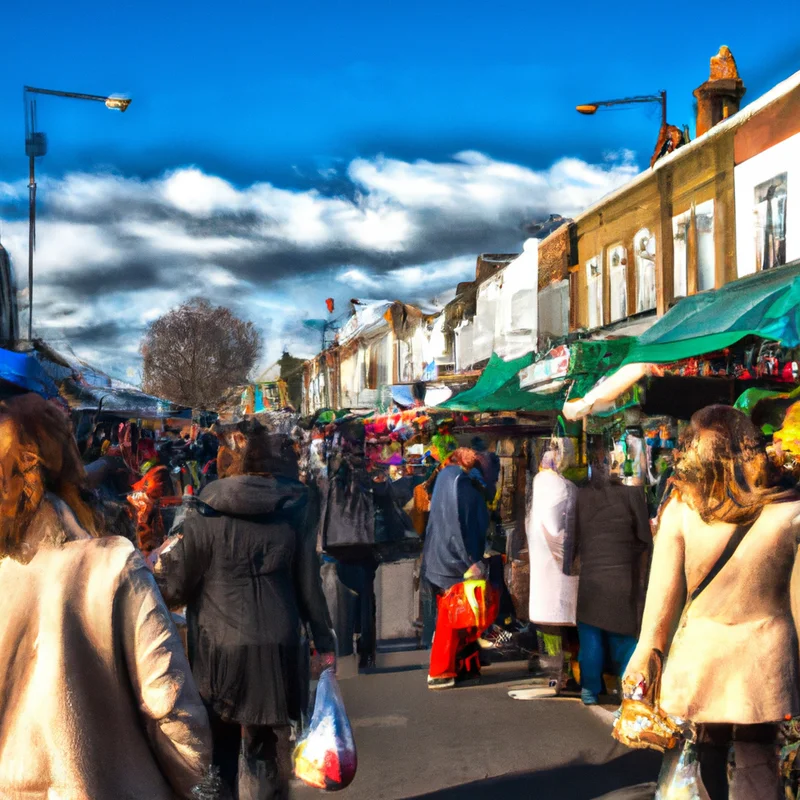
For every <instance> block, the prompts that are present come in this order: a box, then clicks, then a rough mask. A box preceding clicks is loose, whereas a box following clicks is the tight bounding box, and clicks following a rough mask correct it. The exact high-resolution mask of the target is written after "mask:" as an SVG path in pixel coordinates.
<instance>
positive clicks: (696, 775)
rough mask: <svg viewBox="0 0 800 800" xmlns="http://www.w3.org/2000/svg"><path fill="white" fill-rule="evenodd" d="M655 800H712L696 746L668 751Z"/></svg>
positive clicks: (680, 747)
mask: <svg viewBox="0 0 800 800" xmlns="http://www.w3.org/2000/svg"><path fill="white" fill-rule="evenodd" d="M655 800H710V798H709V796H708V792H707V791H706V789H705V786H703V780H702V778H701V777H700V762H699V761H698V760H697V749H696V747H695V745H694V744H692V743H691V742H688V741H684V743H683V744H682V745H679V746H678V747H675V748H673V749H672V750H667V752H666V754H665V755H664V761H663V763H662V765H661V773H660V774H659V776H658V788H657V789H656V796H655Z"/></svg>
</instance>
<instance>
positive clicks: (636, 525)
mask: <svg viewBox="0 0 800 800" xmlns="http://www.w3.org/2000/svg"><path fill="white" fill-rule="evenodd" d="M576 520H577V526H576V528H577V557H578V558H579V559H580V582H579V584H578V615H577V616H578V637H579V640H580V654H579V656H578V662H579V664H580V669H581V697H582V699H583V702H584V703H585V704H587V705H594V704H596V703H597V698H598V695H599V694H600V693H601V691H602V688H603V667H604V664H605V662H606V655H607V653H608V654H609V655H610V656H611V661H613V662H615V664H614V665H615V666H616V668H617V669H618V670H619V672H618V674H620V675H621V674H622V673H623V671H624V670H625V667H626V666H627V664H628V661H629V660H630V657H631V655H632V654H633V651H634V649H635V648H636V639H637V636H638V634H639V625H640V622H641V612H642V608H643V605H644V591H645V586H646V580H645V574H644V573H645V571H646V565H647V563H648V559H649V555H650V553H651V551H652V547H653V539H652V536H651V533H650V522H649V517H648V511H647V501H646V499H645V495H644V489H643V488H642V487H640V486H624V485H622V484H621V483H619V482H617V481H612V480H611V479H610V477H609V475H608V468H607V466H606V465H605V463H603V462H600V461H597V462H595V463H594V464H592V478H591V481H590V483H589V486H586V487H584V488H581V489H579V491H578V501H577V508H576Z"/></svg>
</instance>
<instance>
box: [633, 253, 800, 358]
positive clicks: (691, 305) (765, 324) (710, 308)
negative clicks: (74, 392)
mask: <svg viewBox="0 0 800 800" xmlns="http://www.w3.org/2000/svg"><path fill="white" fill-rule="evenodd" d="M745 336H759V337H761V338H762V339H768V340H770V341H777V342H781V343H782V344H783V345H784V346H786V347H797V346H798V345H800V261H795V262H793V263H792V264H788V265H786V266H784V267H776V268H774V269H770V270H767V271H766V272H759V273H757V274H756V275H752V276H750V277H748V278H742V279H741V280H737V281H733V282H732V283H729V284H727V285H725V286H723V287H722V288H721V289H716V290H712V291H708V292H702V293H700V294H695V295H692V296H690V297H685V298H683V299H682V300H680V301H678V303H677V304H676V305H675V306H674V307H673V308H671V309H670V310H669V311H668V312H667V313H666V314H665V315H664V316H663V317H662V318H661V319H660V320H659V321H658V322H656V324H655V325H653V327H652V328H650V330H648V331H646V332H645V333H643V334H642V335H641V336H640V337H639V340H638V342H637V343H636V345H635V346H634V347H633V348H632V350H631V352H630V354H629V355H628V357H627V358H626V359H625V363H627V364H630V363H645V364H668V363H671V362H673V361H680V360H681V359H684V358H692V357H694V356H699V355H703V354H704V353H713V352H716V351H717V350H723V349H724V348H726V347H730V346H731V345H732V344H735V343H736V342H738V341H739V340H740V339H743V338H744V337H745Z"/></svg>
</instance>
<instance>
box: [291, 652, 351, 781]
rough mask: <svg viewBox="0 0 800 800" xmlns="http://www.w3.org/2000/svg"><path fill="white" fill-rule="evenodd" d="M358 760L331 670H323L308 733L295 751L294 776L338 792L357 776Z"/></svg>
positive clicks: (340, 695) (334, 674) (342, 702)
mask: <svg viewBox="0 0 800 800" xmlns="http://www.w3.org/2000/svg"><path fill="white" fill-rule="evenodd" d="M357 765H358V757H357V755H356V743H355V740H354V739H353V731H352V729H351V727H350V720H349V719H348V718H347V713H346V712H345V710H344V701H343V700H342V694H341V692H340V691H339V684H338V683H337V681H336V673H335V672H334V670H333V669H332V668H331V669H326V670H325V671H324V672H323V673H322V675H321V676H320V679H319V683H318V684H317V698H316V700H315V702H314V713H313V715H312V717H311V722H310V723H309V726H308V730H307V731H306V732H305V734H303V736H302V738H301V739H300V741H299V742H298V743H297V747H296V748H295V750H294V774H295V775H296V776H297V777H298V778H299V779H300V780H301V781H302V782H303V783H305V784H307V785H308V786H313V787H314V788H316V789H325V790H326V791H328V792H337V791H339V790H340V789H345V788H347V787H348V786H349V785H350V784H351V783H352V782H353V778H355V776H356V767H357Z"/></svg>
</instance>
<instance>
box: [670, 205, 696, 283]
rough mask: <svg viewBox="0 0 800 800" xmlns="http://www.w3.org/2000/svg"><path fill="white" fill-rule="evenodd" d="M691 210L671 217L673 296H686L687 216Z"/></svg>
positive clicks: (687, 264)
mask: <svg viewBox="0 0 800 800" xmlns="http://www.w3.org/2000/svg"><path fill="white" fill-rule="evenodd" d="M690 217H691V212H690V211H687V212H686V213H685V214H681V215H680V216H678V217H673V218H672V239H673V247H674V255H673V259H674V271H673V277H672V294H673V295H674V296H675V297H686V278H687V272H688V266H689V261H688V257H687V256H688V252H689V248H688V239H689V218H690Z"/></svg>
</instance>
